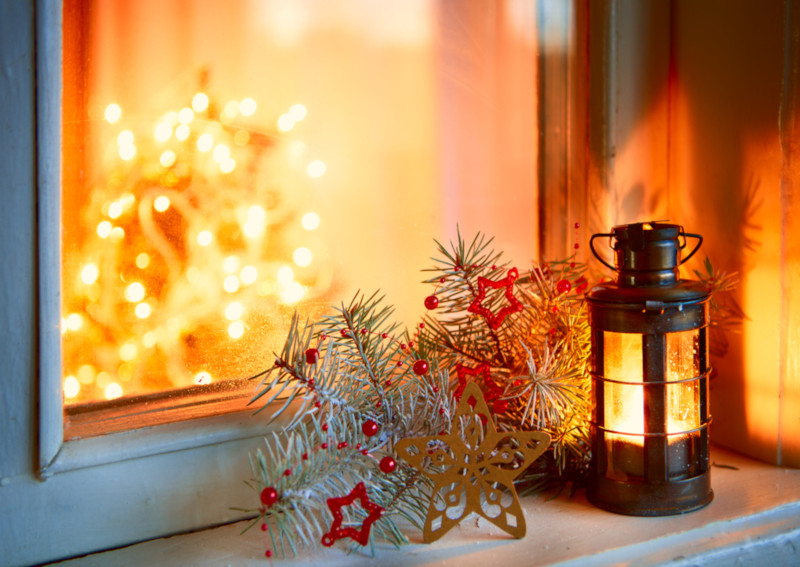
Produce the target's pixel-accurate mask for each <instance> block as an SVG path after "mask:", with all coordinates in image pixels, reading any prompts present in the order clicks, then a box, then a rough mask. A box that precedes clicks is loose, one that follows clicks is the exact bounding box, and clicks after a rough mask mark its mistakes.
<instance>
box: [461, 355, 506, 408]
mask: <svg viewBox="0 0 800 567" xmlns="http://www.w3.org/2000/svg"><path fill="white" fill-rule="evenodd" d="M456 374H457V375H458V386H457V387H456V391H455V396H456V399H457V400H460V399H461V395H462V394H463V393H464V388H466V386H467V376H472V377H473V379H474V378H475V377H478V376H480V377H481V378H483V383H484V384H486V391H485V392H484V396H485V397H486V401H487V402H493V401H494V400H496V399H498V398H499V397H500V396H502V395H503V387H502V386H500V385H499V384H498V383H497V382H495V381H494V380H492V375H491V372H490V367H489V363H487V362H481V363H480V364H479V365H478V366H476V367H474V368H470V367H469V366H464V365H463V364H456Z"/></svg>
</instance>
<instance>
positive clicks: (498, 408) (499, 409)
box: [492, 400, 508, 413]
mask: <svg viewBox="0 0 800 567" xmlns="http://www.w3.org/2000/svg"><path fill="white" fill-rule="evenodd" d="M507 409H508V402H507V401H505V400H495V401H494V404H492V411H493V412H494V413H506V410H507Z"/></svg>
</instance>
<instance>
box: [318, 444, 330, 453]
mask: <svg viewBox="0 0 800 567" xmlns="http://www.w3.org/2000/svg"><path fill="white" fill-rule="evenodd" d="M319 448H320V449H322V450H323V451H324V450H325V449H327V448H328V444H327V443H322V444H320V446H319Z"/></svg>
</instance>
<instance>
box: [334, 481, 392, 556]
mask: <svg viewBox="0 0 800 567" xmlns="http://www.w3.org/2000/svg"><path fill="white" fill-rule="evenodd" d="M356 499H358V501H359V502H360V504H361V507H362V508H363V509H364V510H365V511H366V512H369V515H368V516H367V517H366V518H364V521H363V522H361V527H360V528H359V529H356V528H354V527H352V526H346V527H342V521H343V520H344V517H343V515H342V507H344V506H350V505H352V504H353V502H355V501H356ZM328 508H330V510H331V514H333V524H331V528H330V530H328V533H326V534H324V535H323V536H322V545H324V546H326V547H330V546H332V545H333V542H335V541H336V540H337V539H342V538H344V537H349V538H351V539H353V540H355V541H357V542H358V543H360V544H361V545H367V543H369V532H370V530H371V529H372V524H373V523H375V521H376V520H377V519H378V518H380V517H381V515H382V514H383V508H382V507H381V506H379V505H378V504H375V503H374V502H370V500H369V496H368V495H367V489H366V487H365V486H364V483H363V482H359V483H358V484H357V485H356V486H355V488H353V490H351V491H350V494H348V495H347V496H340V497H338V498H328Z"/></svg>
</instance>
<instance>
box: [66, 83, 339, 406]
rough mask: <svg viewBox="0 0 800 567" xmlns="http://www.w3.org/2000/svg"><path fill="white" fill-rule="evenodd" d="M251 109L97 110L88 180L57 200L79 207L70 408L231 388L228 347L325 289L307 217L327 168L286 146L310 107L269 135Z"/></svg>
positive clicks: (72, 261) (70, 275) (235, 367)
mask: <svg viewBox="0 0 800 567" xmlns="http://www.w3.org/2000/svg"><path fill="white" fill-rule="evenodd" d="M257 111H258V103H257V102H256V101H255V100H254V99H252V98H245V99H243V100H231V101H228V102H226V103H225V104H224V105H221V106H219V107H218V106H217V105H216V104H215V103H214V101H212V100H211V98H210V97H209V96H208V95H207V94H206V93H205V92H197V93H196V94H194V96H193V97H191V104H190V105H187V106H184V107H182V108H179V109H175V110H170V111H168V112H166V113H164V114H163V115H161V116H159V117H158V118H157V119H156V120H142V119H141V118H135V117H126V115H125V114H124V112H123V109H122V108H121V107H120V106H119V105H118V104H115V103H112V104H109V105H107V106H106V107H105V112H104V121H103V123H104V125H103V129H104V130H105V132H104V134H105V135H107V138H108V140H109V141H110V143H108V144H103V145H104V147H107V148H108V149H107V150H106V152H105V154H103V155H102V156H100V157H99V158H98V159H99V163H100V165H99V167H98V169H99V175H98V176H97V177H98V179H99V182H98V183H96V184H95V185H94V186H92V187H89V188H88V191H86V190H85V189H79V190H78V191H76V192H74V194H70V193H69V192H67V194H66V195H65V199H69V198H73V199H80V200H81V207H80V208H81V210H82V214H81V218H80V226H81V227H82V228H81V229H82V234H81V237H82V239H81V243H80V246H79V247H78V248H77V249H78V250H79V251H78V252H65V254H64V258H63V267H62V271H63V289H64V301H63V316H62V342H63V360H64V362H63V366H64V381H63V387H64V390H63V391H64V397H65V399H66V401H67V403H76V402H82V401H94V400H98V399H114V398H117V397H120V396H123V395H133V394H141V393H148V392H152V391H155V390H163V389H171V388H177V387H184V386H188V385H192V384H209V383H211V382H212V381H216V380H221V379H227V378H235V377H240V374H241V372H242V371H245V372H246V368H247V365H246V364H245V365H242V363H241V359H242V357H241V355H236V352H237V350H236V349H237V348H238V349H239V352H241V350H242V348H243V347H244V345H246V344H252V343H248V341H261V342H260V343H259V344H264V341H267V342H268V341H269V340H270V336H269V333H270V329H272V332H273V334H276V333H277V330H276V329H274V327H276V325H275V324H272V325H270V324H266V325H265V324H264V323H265V322H266V323H270V322H274V321H275V320H276V319H277V318H279V317H282V316H285V312H286V310H287V309H288V308H290V309H292V310H293V309H294V308H295V307H297V306H298V305H299V304H302V303H303V302H305V301H308V300H310V299H313V298H315V297H317V296H319V295H320V294H322V293H324V291H325V290H326V289H327V288H329V287H330V285H331V281H332V274H331V268H330V266H327V265H326V262H325V261H324V257H325V254H324V242H323V240H322V238H321V236H320V235H319V234H318V232H319V230H318V229H319V227H320V225H321V222H322V221H321V218H320V215H319V214H318V213H317V212H315V211H314V210H312V209H310V208H309V207H308V204H309V203H311V202H313V201H312V199H311V198H310V195H312V193H313V191H314V190H315V187H314V183H315V180H316V179H319V178H320V177H322V176H323V175H324V174H325V171H326V165H325V163H324V162H323V161H321V160H319V159H311V158H310V157H309V155H308V154H309V150H308V147H307V146H306V144H305V143H304V142H302V141H301V140H299V139H292V137H291V136H290V135H289V133H290V132H291V131H292V130H294V129H295V128H296V127H297V125H298V124H300V123H301V122H302V121H303V120H305V119H306V116H307V109H306V108H305V106H303V105H302V104H295V105H292V106H291V107H290V108H289V109H288V110H287V111H286V112H285V113H283V114H281V115H280V116H279V117H278V119H277V120H276V121H275V124H274V127H273V128H272V129H271V130H270V131H264V130H259V129H256V128H254V127H252V126H251V123H252V121H253V119H254V118H255V117H256V115H257ZM64 222H65V223H66V222H74V219H66V218H65V219H64ZM265 328H266V329H267V331H264V329H265ZM265 333H267V335H265ZM275 340H276V342H277V341H279V340H280V338H279V337H278V336H277V334H276V336H275ZM237 343H238V345H237ZM248 350H249V349H248ZM265 352H270V349H269V348H267V349H265Z"/></svg>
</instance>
